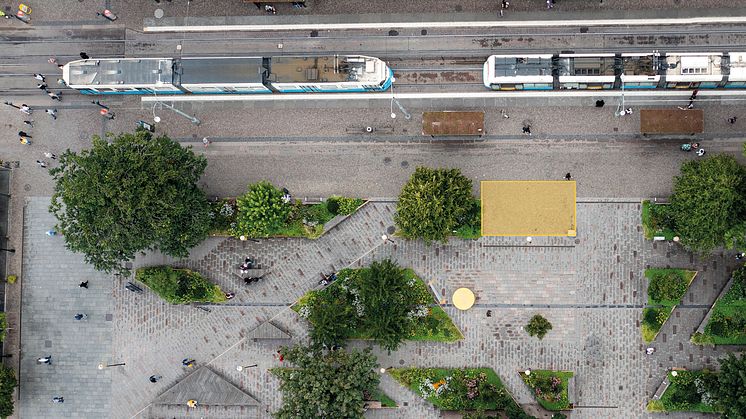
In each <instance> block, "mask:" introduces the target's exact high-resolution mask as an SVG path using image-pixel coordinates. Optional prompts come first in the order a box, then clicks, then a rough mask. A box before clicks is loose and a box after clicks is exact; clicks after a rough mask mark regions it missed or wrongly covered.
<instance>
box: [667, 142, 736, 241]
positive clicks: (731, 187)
mask: <svg viewBox="0 0 746 419" xmlns="http://www.w3.org/2000/svg"><path fill="white" fill-rule="evenodd" d="M667 212H668V216H669V219H670V220H671V221H672V222H673V223H674V225H673V227H674V230H675V231H676V232H677V233H678V234H679V235H680V236H681V243H682V244H684V245H685V246H687V247H688V248H690V249H692V250H694V251H697V252H699V253H702V254H706V253H710V252H711V251H712V250H713V249H715V248H716V247H718V246H722V245H725V246H727V247H733V246H739V245H740V244H741V243H742V242H743V233H744V231H745V230H744V225H745V223H746V169H744V167H743V166H741V164H739V163H738V162H737V161H736V159H735V158H733V157H731V156H727V155H724V154H721V155H717V156H713V157H710V158H706V159H702V160H690V161H688V162H686V163H684V164H683V165H682V166H681V174H680V175H679V176H677V177H676V178H675V182H674V192H673V195H671V205H670V206H669V208H668V209H667Z"/></svg>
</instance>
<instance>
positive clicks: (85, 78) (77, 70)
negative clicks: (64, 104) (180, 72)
mask: <svg viewBox="0 0 746 419" xmlns="http://www.w3.org/2000/svg"><path fill="white" fill-rule="evenodd" d="M172 63H173V60H172V59H170V58H106V59H88V60H77V61H72V62H69V63H67V64H66V65H67V67H68V77H69V80H68V81H67V83H68V84H69V85H87V86H93V87H95V86H104V85H159V84H171V81H172V77H173V69H172Z"/></svg>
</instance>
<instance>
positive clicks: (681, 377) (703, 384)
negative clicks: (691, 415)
mask: <svg viewBox="0 0 746 419" xmlns="http://www.w3.org/2000/svg"><path fill="white" fill-rule="evenodd" d="M668 379H669V381H670V383H671V384H670V385H669V387H668V388H667V389H666V391H665V392H664V393H663V395H662V396H661V398H660V400H659V401H658V403H654V404H649V405H648V409H649V410H655V411H699V412H713V411H715V409H714V404H715V400H714V398H713V396H712V389H713V388H714V386H716V385H717V382H718V378H717V375H715V374H712V373H710V372H709V371H707V370H701V371H677V372H676V375H675V376H674V375H673V374H669V377H668Z"/></svg>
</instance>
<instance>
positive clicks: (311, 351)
mask: <svg viewBox="0 0 746 419" xmlns="http://www.w3.org/2000/svg"><path fill="white" fill-rule="evenodd" d="M280 353H281V354H282V355H283V356H284V357H285V362H287V363H288V364H289V365H288V366H287V367H286V368H273V369H271V370H270V371H271V373H272V374H274V375H276V376H277V377H279V378H280V380H281V381H282V382H281V383H280V391H282V401H283V405H282V408H281V409H280V410H279V411H278V412H277V413H276V414H275V417H277V418H279V419H291V418H292V419H295V418H330V419H335V418H362V417H363V402H364V401H365V398H364V393H368V394H371V393H373V392H374V391H375V389H376V388H377V387H378V383H379V381H380V377H379V376H378V373H377V372H376V371H375V368H376V367H378V364H377V363H376V358H375V357H374V356H373V355H371V353H370V349H366V350H365V351H362V352H361V351H358V350H352V351H349V352H348V351H346V350H344V349H339V350H336V351H328V352H326V351H321V350H320V349H318V348H311V347H306V346H295V347H292V348H287V347H283V348H281V350H280Z"/></svg>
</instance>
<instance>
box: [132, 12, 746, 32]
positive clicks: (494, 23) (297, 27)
mask: <svg viewBox="0 0 746 419" xmlns="http://www.w3.org/2000/svg"><path fill="white" fill-rule="evenodd" d="M192 20H194V19H192ZM722 23H746V16H711V17H688V18H674V19H666V18H660V19H581V20H564V19H562V20H527V21H521V20H515V21H510V20H490V21H477V22H473V21H472V22H448V21H443V22H364V23H353V22H346V23H293V24H275V25H256V24H236V25H188V26H186V25H185V26H144V27H143V31H144V32H229V31H248V32H258V31H308V30H318V31H321V30H324V31H327V30H347V29H394V28H396V29H421V28H428V29H431V28H432V29H436V28H440V29H443V28H491V27H497V28H522V27H573V26H641V25H702V24H704V25H707V24H722Z"/></svg>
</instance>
